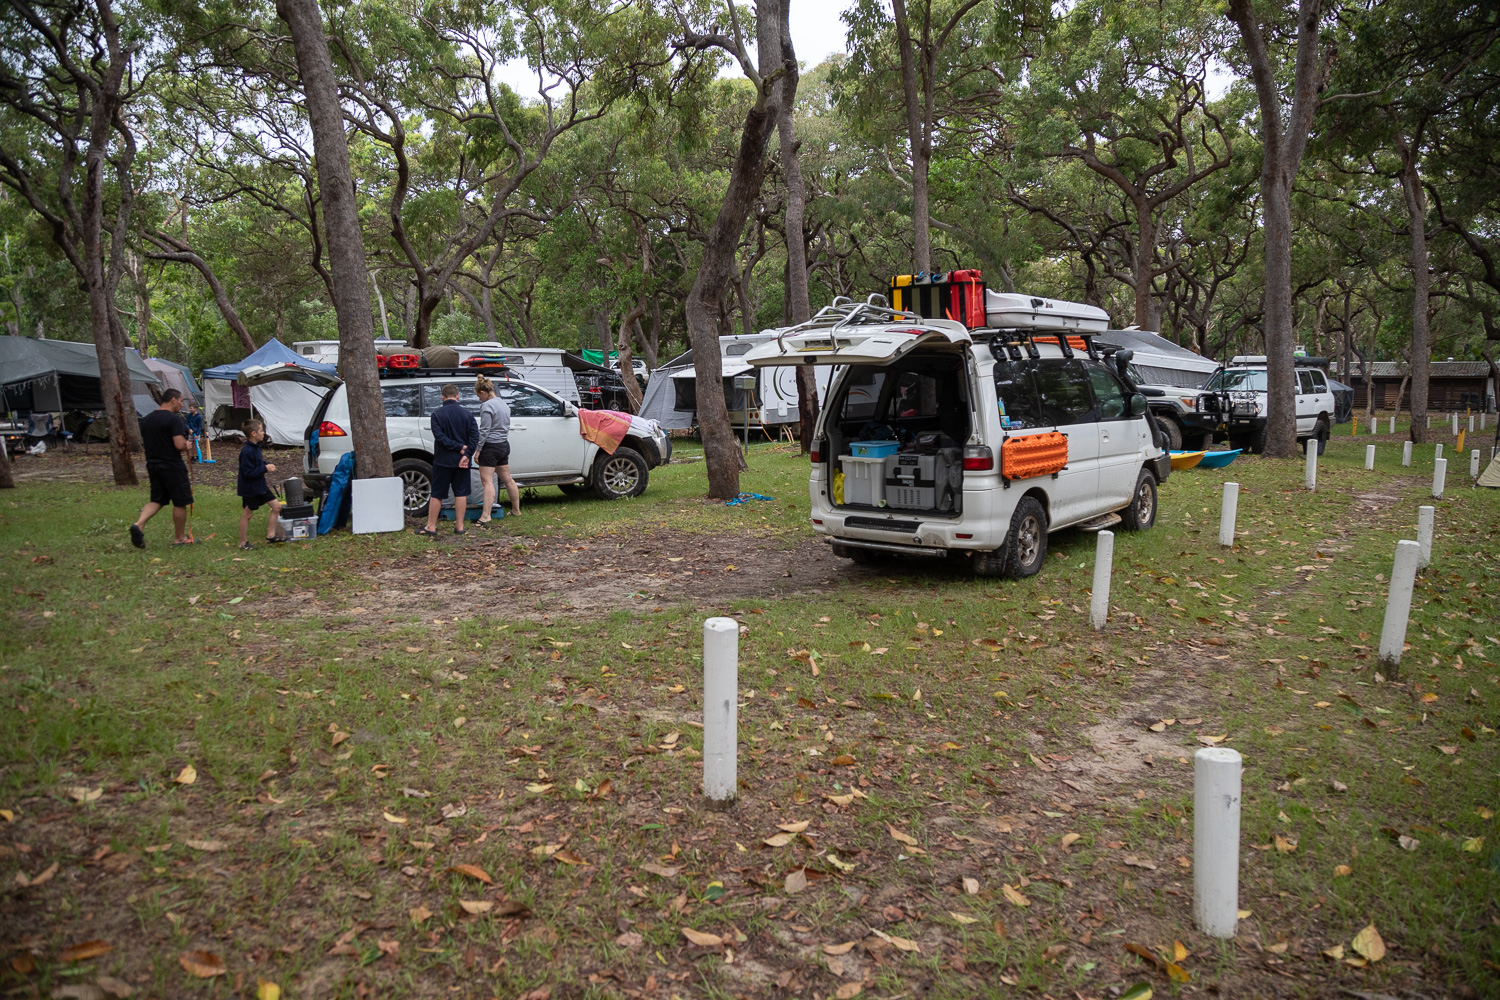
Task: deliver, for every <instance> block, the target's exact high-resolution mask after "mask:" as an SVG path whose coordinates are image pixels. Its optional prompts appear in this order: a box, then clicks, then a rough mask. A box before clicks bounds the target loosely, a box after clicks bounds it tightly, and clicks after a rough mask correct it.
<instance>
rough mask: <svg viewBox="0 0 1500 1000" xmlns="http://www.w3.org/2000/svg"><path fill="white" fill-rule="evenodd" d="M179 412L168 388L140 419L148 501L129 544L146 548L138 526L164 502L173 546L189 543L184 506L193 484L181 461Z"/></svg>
mask: <svg viewBox="0 0 1500 1000" xmlns="http://www.w3.org/2000/svg"><path fill="white" fill-rule="evenodd" d="M181 412H182V393H180V392H178V391H177V390H176V389H168V390H167V391H166V392H164V393H162V397H161V406H159V407H158V408H156V409H155V410H152V411H151V412H150V413H149V414H147V415H146V416H145V417H144V418H142V420H141V443H142V445H143V446H144V448H145V452H146V475H147V477H148V478H149V479H150V480H151V500H150V502H149V503H147V504H146V506H144V507H142V508H141V516H140V517H138V518H136V519H135V523H134V524H132V525H131V526H130V544H132V545H134V546H135V547H136V548H138V549H144V548H145V547H146V535H145V532H143V531H142V530H141V529H142V528H144V527H145V526H146V522H147V521H149V520H151V519H152V518H153V517H155V516H156V512H157V511H159V510H161V509H162V508H163V507H165V506H166V505H167V504H169V503H170V504H171V505H172V534H173V535H174V536H175V540H174V541H173V542H172V544H173V545H191V544H192V542H191V540H190V539H189V538H188V537H187V534H186V531H187V509H188V505H189V504H191V503H192V502H193V484H192V483H191V482H190V481H189V480H188V470H187V463H186V462H184V461H183V460H182V456H183V454H184V453H185V452H186V451H187V449H188V443H187V424H185V423H184V422H183V419H182V417H181V416H179V414H180V413H181Z"/></svg>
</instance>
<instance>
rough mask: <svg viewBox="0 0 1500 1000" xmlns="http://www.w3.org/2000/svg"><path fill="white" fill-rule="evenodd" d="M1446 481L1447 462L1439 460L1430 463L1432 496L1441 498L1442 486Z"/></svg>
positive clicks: (1443, 459) (1444, 459)
mask: <svg viewBox="0 0 1500 1000" xmlns="http://www.w3.org/2000/svg"><path fill="white" fill-rule="evenodd" d="M1447 481H1448V460H1447V459H1446V458H1440V459H1438V460H1437V461H1436V462H1433V463H1432V495H1433V497H1441V496H1442V495H1443V484H1444V483H1446V482H1447Z"/></svg>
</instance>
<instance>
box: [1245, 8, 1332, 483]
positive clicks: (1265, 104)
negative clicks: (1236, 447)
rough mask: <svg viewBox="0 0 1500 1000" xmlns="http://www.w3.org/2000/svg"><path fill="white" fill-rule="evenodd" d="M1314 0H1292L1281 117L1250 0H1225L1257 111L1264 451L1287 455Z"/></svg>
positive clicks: (1313, 104) (1314, 97)
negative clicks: (1297, 189)
mask: <svg viewBox="0 0 1500 1000" xmlns="http://www.w3.org/2000/svg"><path fill="white" fill-rule="evenodd" d="M1321 15H1322V2H1321V0H1298V5H1297V53H1296V67H1295V73H1294V78H1293V81H1292V107H1291V111H1290V113H1289V114H1288V115H1287V116H1286V119H1285V120H1284V121H1283V117H1282V100H1281V91H1280V84H1279V82H1278V79H1277V68H1276V65H1275V62H1274V60H1273V59H1272V58H1271V54H1270V52H1269V51H1268V49H1267V48H1266V40H1265V35H1264V34H1263V32H1262V30H1261V25H1260V20H1259V18H1258V17H1257V15H1256V13H1255V5H1254V3H1253V0H1230V3H1229V17H1230V19H1231V20H1232V21H1234V23H1235V25H1236V26H1237V27H1238V28H1239V32H1240V36H1241V38H1242V39H1243V40H1244V43H1245V52H1246V55H1247V56H1248V57H1249V62H1250V75H1251V79H1252V80H1253V81H1254V83H1255V93H1256V97H1257V99H1258V100H1259V103H1260V112H1261V145H1262V149H1263V153H1262V161H1261V169H1260V192H1261V209H1262V212H1263V213H1264V218H1265V309H1264V313H1265V319H1264V322H1265V343H1266V380H1267V383H1268V385H1267V387H1266V388H1267V393H1266V396H1267V400H1266V402H1267V408H1268V414H1267V419H1266V449H1265V454H1266V455H1267V456H1269V457H1272V458H1290V457H1291V456H1292V455H1293V454H1294V453H1295V452H1296V449H1297V402H1296V392H1295V389H1296V385H1295V380H1296V378H1297V374H1296V371H1295V369H1294V366H1293V363H1292V351H1293V350H1294V349H1295V347H1296V343H1295V331H1294V330H1293V328H1292V182H1293V181H1294V180H1295V179H1296V177H1297V171H1298V170H1299V169H1300V168H1301V166H1302V154H1303V152H1304V151H1305V150H1306V149H1307V137H1308V130H1309V129H1310V128H1311V126H1312V117H1313V113H1314V112H1315V111H1316V110H1317V106H1318V75H1319V67H1318V58H1319V56H1318V50H1319V44H1318V29H1319V19H1320V17H1321Z"/></svg>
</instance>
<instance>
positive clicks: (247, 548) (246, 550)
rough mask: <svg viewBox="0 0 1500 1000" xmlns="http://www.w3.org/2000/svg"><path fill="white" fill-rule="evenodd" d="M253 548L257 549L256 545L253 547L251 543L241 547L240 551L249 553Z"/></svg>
mask: <svg viewBox="0 0 1500 1000" xmlns="http://www.w3.org/2000/svg"><path fill="white" fill-rule="evenodd" d="M253 548H255V546H254V545H251V544H250V543H249V542H246V543H245V544H244V545H241V546H240V551H241V552H249V551H250V550H251V549H253Z"/></svg>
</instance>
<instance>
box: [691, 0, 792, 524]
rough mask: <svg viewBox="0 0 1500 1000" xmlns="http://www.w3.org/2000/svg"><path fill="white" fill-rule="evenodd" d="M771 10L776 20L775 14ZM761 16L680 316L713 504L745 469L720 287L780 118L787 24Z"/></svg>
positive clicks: (774, 6)
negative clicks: (755, 64)
mask: <svg viewBox="0 0 1500 1000" xmlns="http://www.w3.org/2000/svg"><path fill="white" fill-rule="evenodd" d="M773 12H774V13H775V16H772V14H773ZM758 14H759V16H758V17H757V18H756V35H757V45H756V51H757V57H758V61H759V74H758V75H759V77H760V79H759V80H757V81H755V82H756V88H757V93H756V100H755V103H754V104H752V105H751V106H750V108H749V110H747V111H746V112H745V124H744V126H743V127H742V129H741V132H740V145H739V150H738V151H737V152H736V154H735V160H734V166H733V168H732V169H731V171H730V174H729V186H728V189H727V190H726V191H725V192H724V201H723V203H722V204H721V205H720V206H719V214H718V216H717V217H716V218H715V219H714V222H713V225H712V226H711V227H710V228H709V231H708V239H707V240H706V241H705V243H704V246H703V258H702V261H701V262H700V264H699V266H698V274H697V276H696V277H695V278H694V279H693V287H692V290H691V291H690V292H688V297H687V303H686V308H685V310H684V311H685V313H686V315H687V326H688V344H689V346H690V347H692V349H693V368H694V372H695V375H696V378H697V383H698V427H699V430H700V431H701V432H702V434H703V457H704V465H705V466H706V467H707V472H708V495H709V496H710V497H714V498H717V499H728V498H730V497H733V496H735V495H737V494H738V493H739V491H740V470H741V468H743V467H744V457H743V456H742V455H741V454H740V447H739V442H737V441H736V440H735V438H734V428H733V427H731V426H730V423H729V407H728V405H727V404H726V401H725V399H724V392H723V385H724V366H723V364H722V363H721V358H720V356H719V339H718V313H719V310H720V306H721V302H722V296H723V293H724V289H725V286H726V285H728V284H729V282H730V279H731V278H732V276H733V269H734V257H735V250H736V248H737V247H738V246H739V240H740V232H741V231H742V230H743V229H744V228H745V220H746V219H747V218H748V217H749V215H750V209H751V208H752V207H753V206H754V204H755V199H756V198H757V197H759V195H760V186H761V182H762V181H763V180H764V179H765V173H766V146H767V144H768V143H769V142H770V138H771V132H772V130H774V129H775V128H776V117H777V115H778V114H779V113H780V109H779V107H778V105H777V103H776V98H777V96H778V95H777V90H778V82H779V81H777V80H775V79H774V78H773V77H774V73H775V72H776V70H777V69H778V68H780V65H781V36H782V34H783V33H785V32H786V30H787V27H786V22H785V20H784V18H783V17H782V10H781V9H780V3H779V2H778V0H760V6H759V8H758Z"/></svg>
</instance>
